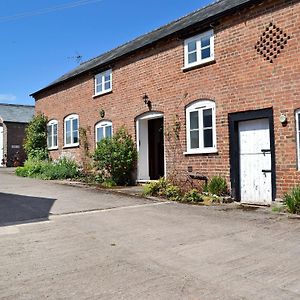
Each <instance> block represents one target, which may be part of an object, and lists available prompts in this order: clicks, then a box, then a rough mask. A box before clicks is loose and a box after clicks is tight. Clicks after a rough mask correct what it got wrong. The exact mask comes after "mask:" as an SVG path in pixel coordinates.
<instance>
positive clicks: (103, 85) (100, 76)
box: [93, 69, 113, 97]
mask: <svg viewBox="0 0 300 300" xmlns="http://www.w3.org/2000/svg"><path fill="white" fill-rule="evenodd" d="M107 75H109V76H110V80H109V81H105V76H107ZM98 80H101V84H102V91H101V92H98V93H97V86H98V85H100V83H98ZM105 82H110V88H109V89H105ZM112 85H113V82H112V69H109V70H106V71H104V72H101V73H99V74H97V75H95V77H94V86H95V94H94V96H93V97H97V96H101V95H104V94H107V93H109V92H111V91H112Z"/></svg>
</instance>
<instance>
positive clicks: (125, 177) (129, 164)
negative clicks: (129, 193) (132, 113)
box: [93, 128, 137, 185]
mask: <svg viewBox="0 0 300 300" xmlns="http://www.w3.org/2000/svg"><path fill="white" fill-rule="evenodd" d="M93 158H94V161H95V163H96V165H97V167H98V168H99V170H100V171H102V172H103V174H107V176H108V178H110V179H111V180H113V181H114V182H116V184H119V185H123V184H128V183H130V181H131V173H132V171H133V169H134V167H135V163H136V159H137V152H136V149H135V145H134V142H133V140H132V137H131V136H130V135H129V134H128V133H127V131H126V130H125V129H124V128H121V129H119V130H118V131H117V132H116V134H115V135H113V137H111V138H105V139H103V140H101V141H100V142H99V143H98V144H97V149H96V151H95V153H94V155H93Z"/></svg>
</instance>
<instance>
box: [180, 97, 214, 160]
mask: <svg viewBox="0 0 300 300" xmlns="http://www.w3.org/2000/svg"><path fill="white" fill-rule="evenodd" d="M205 109H212V130H213V147H204V145H203V130H204V129H203V115H202V114H201V112H202V111H203V110H205ZM194 111H198V118H199V148H196V149H192V148H191V147H190V144H191V137H190V113H191V112H194ZM186 149H187V150H186V152H185V153H184V154H186V155H187V154H209V153H217V152H218V150H217V130H216V104H215V102H214V101H212V100H199V101H197V102H194V103H192V104H190V105H189V106H187V108H186Z"/></svg>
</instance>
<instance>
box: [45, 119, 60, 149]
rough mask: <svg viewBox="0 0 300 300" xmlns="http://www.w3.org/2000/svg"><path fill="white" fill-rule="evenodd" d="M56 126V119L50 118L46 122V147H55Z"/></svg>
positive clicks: (56, 145)
mask: <svg viewBox="0 0 300 300" xmlns="http://www.w3.org/2000/svg"><path fill="white" fill-rule="evenodd" d="M57 127H58V122H57V121H56V120H52V121H50V122H49V123H48V124H47V145H48V149H49V150H51V149H57V148H58V143H57Z"/></svg>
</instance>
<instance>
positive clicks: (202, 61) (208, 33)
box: [183, 29, 215, 69]
mask: <svg viewBox="0 0 300 300" xmlns="http://www.w3.org/2000/svg"><path fill="white" fill-rule="evenodd" d="M203 37H209V38H210V46H209V47H208V46H207V47H204V48H210V57H208V58H205V59H202V58H201V55H202V53H201V50H202V49H203V48H202V47H201V39H202V38H203ZM190 42H196V56H197V60H196V61H195V62H193V63H189V52H188V44H189V43H190ZM214 43H215V37H214V31H213V30H212V29H211V30H209V31H206V32H203V33H201V34H198V35H196V36H193V37H191V38H188V39H186V40H185V41H184V68H183V69H189V68H191V67H194V66H198V65H202V64H206V63H208V62H211V61H213V60H214V59H215V45H214Z"/></svg>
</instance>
